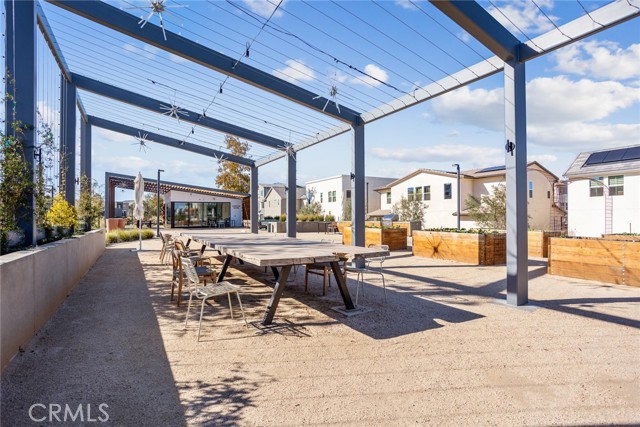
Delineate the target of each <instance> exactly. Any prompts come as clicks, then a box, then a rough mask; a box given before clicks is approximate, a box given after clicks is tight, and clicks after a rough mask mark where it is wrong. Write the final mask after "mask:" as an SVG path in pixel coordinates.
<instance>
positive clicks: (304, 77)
mask: <svg viewBox="0 0 640 427" xmlns="http://www.w3.org/2000/svg"><path fill="white" fill-rule="evenodd" d="M285 64H286V65H287V66H286V67H285V68H279V69H276V70H273V72H272V73H271V74H273V75H274V76H276V77H279V78H281V79H283V80H286V81H288V82H291V83H295V82H299V81H310V80H313V79H315V77H316V74H315V72H314V71H313V70H312V69H311V68H309V67H307V66H306V65H305V63H304V61H302V60H301V59H287V60H286V61H285Z"/></svg>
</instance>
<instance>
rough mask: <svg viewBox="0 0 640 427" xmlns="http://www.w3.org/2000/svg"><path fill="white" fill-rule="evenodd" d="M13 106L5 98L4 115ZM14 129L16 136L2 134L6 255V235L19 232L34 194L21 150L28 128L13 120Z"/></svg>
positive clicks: (0, 225) (0, 234)
mask: <svg viewBox="0 0 640 427" xmlns="http://www.w3.org/2000/svg"><path fill="white" fill-rule="evenodd" d="M9 84H12V82H9ZM12 102H14V101H13V97H12V96H11V95H10V94H5V96H4V98H3V103H4V104H5V105H4V107H5V111H9V107H7V103H12ZM11 127H12V129H13V135H6V134H5V133H4V132H2V131H0V145H1V146H0V247H1V248H2V252H3V253H4V252H5V251H6V249H7V248H6V246H7V233H8V232H9V231H11V230H16V229H17V228H18V221H19V220H20V219H21V218H19V215H20V212H21V208H23V207H24V206H27V205H28V200H29V197H31V196H32V191H33V171H32V170H31V169H30V168H29V164H28V163H27V159H26V157H25V154H24V149H23V147H22V139H23V137H24V130H25V126H23V125H22V123H21V122H19V121H16V120H14V121H13V122H11ZM22 212H23V213H24V215H30V214H31V212H26V210H24V209H23V210H22Z"/></svg>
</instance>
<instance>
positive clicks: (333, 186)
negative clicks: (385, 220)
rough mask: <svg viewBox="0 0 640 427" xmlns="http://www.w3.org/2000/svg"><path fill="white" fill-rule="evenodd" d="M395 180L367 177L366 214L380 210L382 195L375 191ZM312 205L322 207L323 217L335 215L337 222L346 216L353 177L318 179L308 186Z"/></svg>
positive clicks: (308, 183) (310, 182) (339, 176)
mask: <svg viewBox="0 0 640 427" xmlns="http://www.w3.org/2000/svg"><path fill="white" fill-rule="evenodd" d="M393 180H394V178H383V177H375V176H365V213H368V212H372V211H375V210H378V209H380V195H379V194H378V193H376V192H375V189H376V188H378V187H381V186H384V185H387V184H388V183H390V182H392V181H393ZM306 188H307V194H308V199H309V201H310V202H311V203H313V202H318V203H320V204H321V205H322V214H323V215H333V216H334V217H335V218H336V221H341V220H342V219H343V216H344V210H345V204H346V203H351V177H350V176H349V175H338V176H332V177H329V178H322V179H316V180H314V181H309V182H307V184H306Z"/></svg>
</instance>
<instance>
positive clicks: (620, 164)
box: [564, 145, 640, 237]
mask: <svg viewBox="0 0 640 427" xmlns="http://www.w3.org/2000/svg"><path fill="white" fill-rule="evenodd" d="M564 176H565V177H566V178H567V179H568V180H569V185H568V191H567V195H568V199H569V200H568V208H569V218H568V221H569V223H568V232H569V234H570V235H574V236H584V237H600V236H601V235H602V234H610V233H640V145H634V146H630V147H622V148H617V149H610V150H600V151H588V152H584V153H580V154H579V155H578V157H577V158H576V159H575V160H574V161H573V163H572V164H571V166H570V167H569V169H567V171H566V172H565V173H564Z"/></svg>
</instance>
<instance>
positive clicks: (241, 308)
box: [236, 291, 249, 328]
mask: <svg viewBox="0 0 640 427" xmlns="http://www.w3.org/2000/svg"><path fill="white" fill-rule="evenodd" d="M236 296H237V297H238V304H240V312H241V313H242V318H243V319H244V325H245V326H246V327H247V328H248V327H249V323H247V318H246V317H245V315H244V308H243V307H242V301H241V300H240V293H238V291H236Z"/></svg>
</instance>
